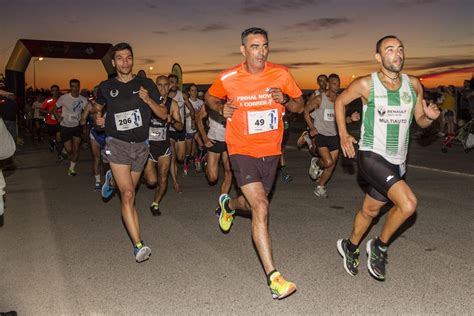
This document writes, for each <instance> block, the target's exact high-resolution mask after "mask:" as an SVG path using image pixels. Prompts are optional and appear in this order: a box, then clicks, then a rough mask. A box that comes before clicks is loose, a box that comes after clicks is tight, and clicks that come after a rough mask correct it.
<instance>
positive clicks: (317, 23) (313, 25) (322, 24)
mask: <svg viewBox="0 0 474 316" xmlns="http://www.w3.org/2000/svg"><path fill="white" fill-rule="evenodd" d="M350 23H352V20H350V19H348V18H345V17H343V18H324V19H312V20H308V21H305V22H300V23H296V24H293V25H290V26H288V28H289V29H298V30H307V31H319V30H326V29H330V28H333V27H336V26H339V25H345V24H350Z"/></svg>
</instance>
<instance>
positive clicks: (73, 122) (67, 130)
mask: <svg viewBox="0 0 474 316" xmlns="http://www.w3.org/2000/svg"><path fill="white" fill-rule="evenodd" d="M69 88H70V89H71V92H69V93H68V94H65V95H62V96H61V97H59V99H58V100H57V101H56V105H55V107H54V110H53V113H54V116H55V117H56V120H58V122H59V124H60V126H61V140H62V142H63V146H64V148H65V149H66V152H67V155H68V158H69V160H70V164H69V169H68V171H67V174H68V175H69V176H75V175H77V173H76V164H77V160H78V158H79V146H80V145H81V134H82V127H81V126H80V125H79V121H80V120H81V115H82V111H83V110H84V108H85V107H86V105H87V103H89V101H88V100H87V99H86V98H84V97H83V96H82V95H80V94H79V91H80V88H81V83H80V81H79V80H78V79H71V80H69ZM59 109H62V111H61V113H59V112H58V110H59Z"/></svg>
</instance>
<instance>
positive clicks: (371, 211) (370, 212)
mask: <svg viewBox="0 0 474 316" xmlns="http://www.w3.org/2000/svg"><path fill="white" fill-rule="evenodd" d="M361 213H362V215H364V216H365V217H370V218H375V217H377V216H378V215H379V213H380V208H378V207H371V206H367V205H364V206H363V207H362V210H361Z"/></svg>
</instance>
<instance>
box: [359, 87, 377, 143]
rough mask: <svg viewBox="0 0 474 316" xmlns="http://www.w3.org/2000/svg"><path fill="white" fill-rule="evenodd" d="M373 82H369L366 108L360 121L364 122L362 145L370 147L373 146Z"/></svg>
mask: <svg viewBox="0 0 474 316" xmlns="http://www.w3.org/2000/svg"><path fill="white" fill-rule="evenodd" d="M374 93H375V92H374V83H373V81H372V80H371V82H370V94H369V99H368V100H367V108H366V109H365V112H364V117H363V120H362V122H363V123H364V135H363V139H362V143H363V144H364V146H367V147H369V148H372V147H373V146H374V121H375V100H374V99H375V97H374Z"/></svg>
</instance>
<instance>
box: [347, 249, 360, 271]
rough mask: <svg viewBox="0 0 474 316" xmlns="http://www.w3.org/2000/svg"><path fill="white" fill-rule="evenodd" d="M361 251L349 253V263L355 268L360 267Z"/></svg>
mask: <svg viewBox="0 0 474 316" xmlns="http://www.w3.org/2000/svg"><path fill="white" fill-rule="evenodd" d="M359 253H360V251H359V249H357V250H356V251H354V252H351V251H348V256H347V261H349V263H351V264H352V265H353V266H354V267H355V268H357V267H358V266H359Z"/></svg>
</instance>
